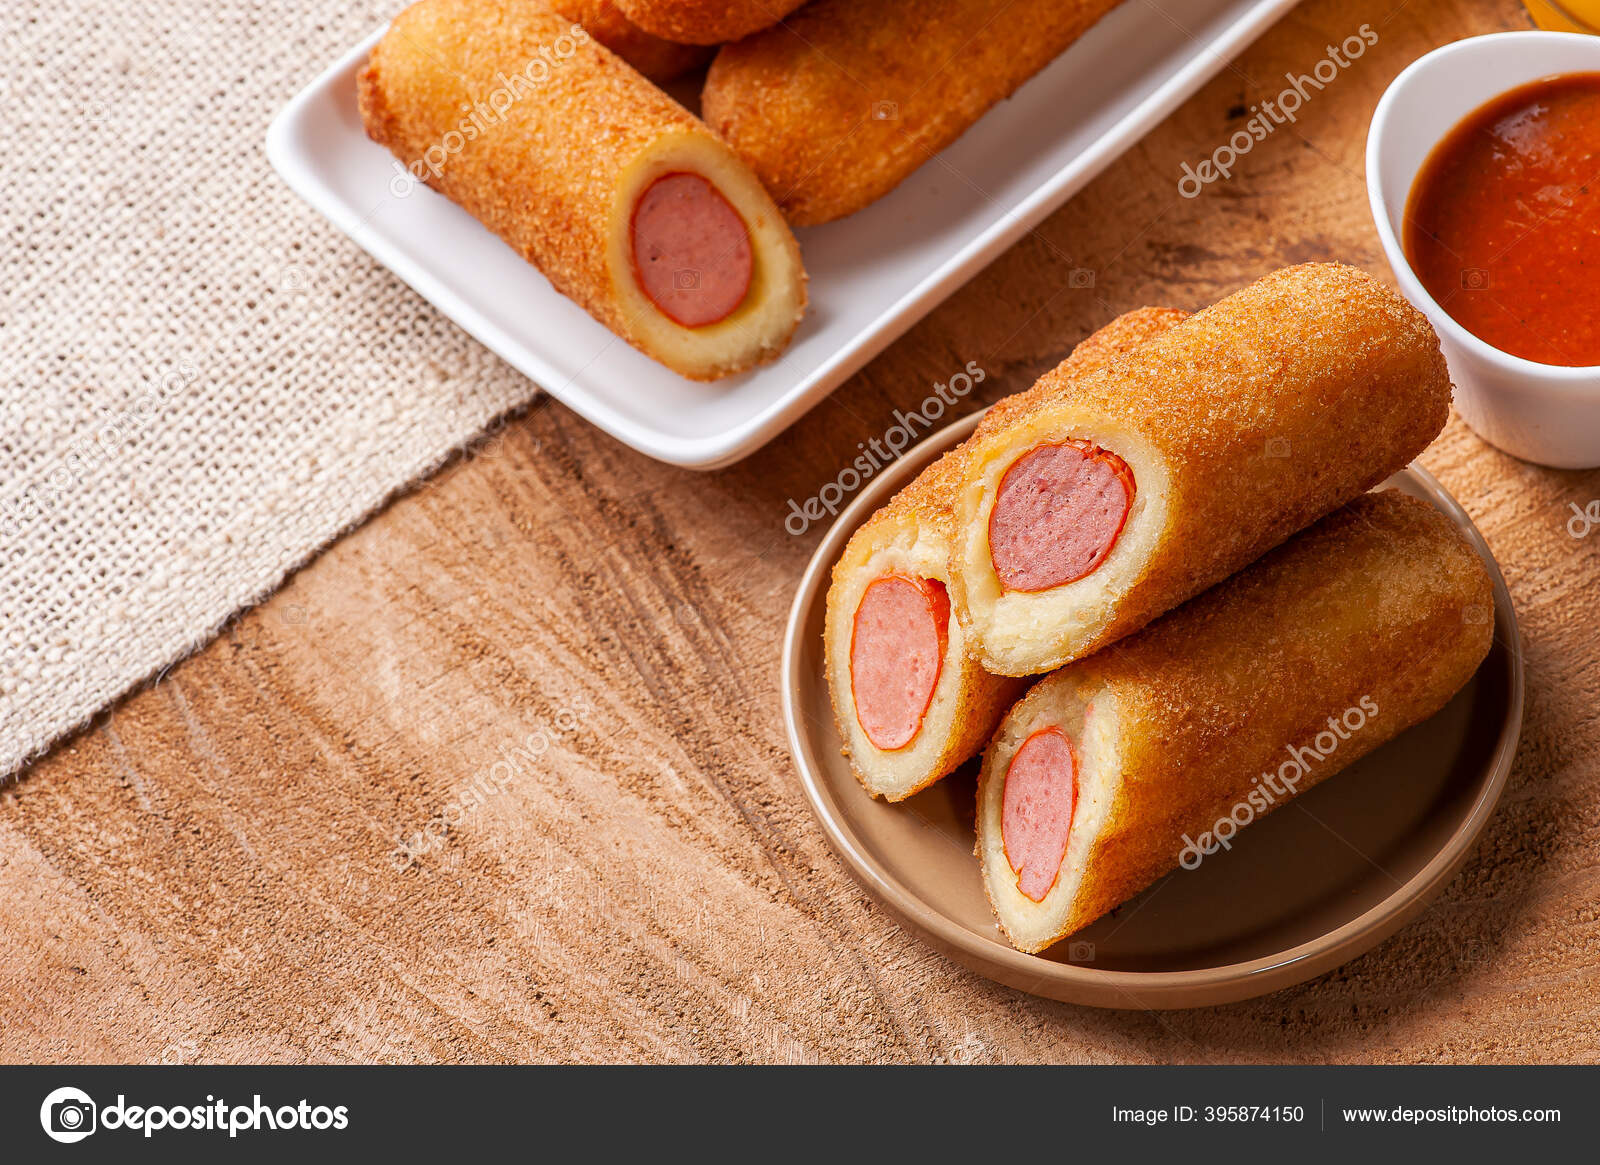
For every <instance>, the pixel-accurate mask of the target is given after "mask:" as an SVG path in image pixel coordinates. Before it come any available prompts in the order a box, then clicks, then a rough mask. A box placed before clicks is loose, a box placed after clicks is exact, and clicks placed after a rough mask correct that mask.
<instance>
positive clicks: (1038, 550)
mask: <svg viewBox="0 0 1600 1165" xmlns="http://www.w3.org/2000/svg"><path fill="white" fill-rule="evenodd" d="M1132 507H1133V472H1132V471H1131V470H1130V469H1129V468H1128V466H1127V464H1126V463H1125V462H1124V461H1123V460H1122V458H1120V457H1118V456H1117V455H1116V454H1115V453H1108V452H1107V451H1106V450H1104V449H1101V448H1100V447H1099V446H1097V445H1090V444H1089V443H1088V442H1086V441H1066V442H1063V443H1061V444H1052V445H1040V446H1038V447H1037V448H1035V449H1032V450H1029V451H1028V452H1027V453H1024V454H1023V455H1022V456H1021V457H1019V458H1017V460H1016V461H1015V462H1013V463H1012V465H1011V468H1009V469H1007V470H1006V473H1005V476H1004V477H1002V478H1001V479H1000V489H999V492H998V493H997V494H996V495H995V499H994V509H993V510H992V511H991V512H990V514H989V557H990V560H991V561H992V562H993V563H994V572H995V574H996V575H998V576H999V578H1000V582H1001V584H1002V585H1003V586H1004V587H1005V588H1006V589H1007V590H1012V591H1044V590H1049V589H1050V588H1051V587H1058V586H1061V585H1063V584H1065V583H1069V582H1076V581H1077V580H1078V579H1080V578H1083V577H1084V576H1085V575H1088V574H1090V573H1092V572H1093V571H1094V570H1095V568H1096V567H1098V566H1099V565H1100V564H1101V563H1102V562H1104V561H1105V560H1106V555H1108V554H1110V553H1111V548H1112V547H1113V546H1115V545H1116V543H1117V537H1118V536H1119V535H1120V534H1121V533H1122V527H1123V525H1124V523H1126V522H1127V520H1128V511H1129V510H1130V509H1131V508H1132Z"/></svg>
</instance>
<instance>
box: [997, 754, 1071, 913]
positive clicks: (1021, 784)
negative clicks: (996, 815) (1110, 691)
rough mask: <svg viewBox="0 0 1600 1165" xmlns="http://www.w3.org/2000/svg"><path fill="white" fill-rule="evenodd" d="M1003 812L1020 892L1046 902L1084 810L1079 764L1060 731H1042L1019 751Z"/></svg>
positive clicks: (1003, 833)
mask: <svg viewBox="0 0 1600 1165" xmlns="http://www.w3.org/2000/svg"><path fill="white" fill-rule="evenodd" d="M1005 780H1006V783H1005V789H1004V795H1003V797H1002V804H1001V806H1000V844H1001V846H1002V848H1003V849H1004V850H1005V855H1006V861H1007V863H1009V864H1010V866H1011V871H1012V873H1014V874H1016V875H1017V889H1019V890H1021V891H1022V892H1023V893H1024V894H1026V895H1027V896H1028V897H1029V898H1031V899H1033V901H1035V902H1043V901H1044V899H1045V895H1046V894H1048V893H1050V888H1051V887H1052V886H1054V885H1055V884H1056V878H1057V877H1058V876H1059V875H1060V873H1061V860H1062V859H1063V858H1064V857H1066V856H1067V839H1068V838H1069V837H1070V836H1071V835H1072V813H1073V810H1074V809H1076V808H1077V804H1078V760H1077V757H1076V756H1074V755H1073V752H1072V742H1071V741H1070V740H1068V739H1067V734H1066V733H1065V732H1063V731H1061V729H1059V728H1042V729H1040V730H1039V731H1038V732H1035V733H1034V734H1033V735H1032V736H1030V737H1028V739H1027V740H1025V741H1023V742H1022V747H1021V748H1019V749H1017V751H1016V754H1015V755H1014V756H1013V757H1012V758H1011V764H1010V765H1009V766H1008V767H1007V768H1006V778H1005Z"/></svg>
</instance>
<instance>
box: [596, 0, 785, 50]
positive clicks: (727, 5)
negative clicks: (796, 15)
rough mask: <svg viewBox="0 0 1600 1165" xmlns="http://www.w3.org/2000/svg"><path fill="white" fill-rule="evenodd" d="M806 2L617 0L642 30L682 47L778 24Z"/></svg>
mask: <svg viewBox="0 0 1600 1165" xmlns="http://www.w3.org/2000/svg"><path fill="white" fill-rule="evenodd" d="M804 3H805V0H617V6H618V7H619V8H621V9H622V10H623V12H625V13H626V14H627V15H628V18H629V19H630V20H632V21H633V22H634V23H635V24H637V25H638V26H639V27H640V28H643V29H646V30H648V31H650V32H652V33H654V34H655V35H656V36H659V37H662V38H664V39H666V40H673V41H677V42H679V43H680V44H698V45H714V44H721V43H723V42H724V41H730V40H738V39H739V38H740V37H742V36H749V35H750V34H751V33H753V32H760V31H761V30H762V29H763V28H767V27H770V26H771V25H774V24H777V23H778V21H780V20H782V19H783V18H784V17H785V16H788V15H789V13H791V12H793V11H794V10H795V9H796V8H798V7H800V5H802V4H804Z"/></svg>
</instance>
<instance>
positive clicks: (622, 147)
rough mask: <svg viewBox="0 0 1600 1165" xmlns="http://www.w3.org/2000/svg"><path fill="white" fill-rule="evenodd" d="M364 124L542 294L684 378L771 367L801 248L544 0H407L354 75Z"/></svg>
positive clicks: (737, 170)
mask: <svg viewBox="0 0 1600 1165" xmlns="http://www.w3.org/2000/svg"><path fill="white" fill-rule="evenodd" d="M359 96H360V105H361V116H362V120H363V121H364V122H365V124H366V128H367V133H368V135H369V136H371V137H372V138H373V140H375V141H377V142H379V143H381V144H383V145H385V146H387V147H388V148H389V149H390V150H391V151H392V152H393V153H394V155H395V156H396V157H397V158H398V159H399V160H400V162H401V164H402V165H403V166H404V167H405V168H406V169H407V171H408V172H409V173H410V174H411V175H412V176H413V177H415V178H417V179H418V180H421V181H426V182H427V183H428V184H429V185H431V186H433V187H434V188H435V189H437V190H439V191H441V192H442V193H444V194H445V195H447V196H449V197H450V198H451V199H453V200H454V201H456V202H457V203H459V204H460V205H461V206H462V207H464V208H465V209H466V210H467V211H468V212H470V213H471V214H473V215H474V216H475V217H477V218H478V219H479V220H480V221H482V222H483V224H484V225H485V226H487V227H488V228H489V229H490V230H492V231H494V232H495V233H496V234H497V235H499V236H500V237H501V238H502V239H504V240H505V241H506V242H507V243H509V244H510V245H511V246H512V247H513V248H514V249H515V250H516V251H517V252H518V253H520V254H521V255H522V256H523V257H525V258H526V259H528V260H529V261H530V262H531V263H533V264H534V265H535V266H537V267H538V268H539V270H540V271H542V272H543V273H544V274H545V276H546V277H548V278H549V280H550V282H551V283H552V284H554V285H555V287H556V289H557V290H558V291H560V292H561V293H562V294H563V295H566V296H569V297H570V298H572V299H573V300H575V301H576V302H577V303H578V304H580V305H581V306H582V307H584V308H585V309H586V310H587V311H588V312H589V313H590V314H591V315H593V316H594V317H595V319H597V320H599V321H600V322H601V323H603V324H604V325H605V326H606V327H608V328H610V329H611V330H612V331H613V332H615V333H616V334H617V335H618V336H620V337H622V338H623V339H624V340H626V341H627V342H628V343H630V344H632V345H633V346H634V347H636V348H638V349H639V350H640V351H641V352H644V353H645V354H646V355H648V356H651V357H653V358H655V359H656V360H659V361H660V362H661V363H662V364H664V365H666V366H667V367H668V368H671V369H673V370H674V371H676V372H678V373H681V374H682V375H684V376H687V377H691V378H693V379H696V380H710V379H714V378H716V377H719V376H726V375H728V374H730V373H733V372H738V371H741V370H743V369H745V368H749V367H751V366H752V365H755V364H759V363H761V362H763V361H766V360H770V359H773V358H774V357H775V356H776V355H777V354H778V353H779V352H780V351H781V350H782V349H783V347H784V346H785V345H786V344H787V343H788V342H789V337H790V336H791V335H792V334H793V333H794V329H795V327H796V325H797V324H798V322H799V320H800V315H801V313H802V311H803V310H804V308H805V299H806V294H805V272H804V270H803V268H802V267H801V264H800V251H799V248H798V247H797V246H796V244H795V241H794V236H793V235H792V234H790V232H789V228H788V226H787V224H785V222H784V221H783V217H782V216H781V215H780V214H779V213H778V210H777V207H775V206H774V205H773V203H772V200H771V199H770V198H768V197H767V194H766V192H765V191H764V190H763V189H762V187H761V184H760V182H759V181H757V179H756V178H755V176H754V175H753V174H752V173H751V172H750V170H749V169H748V168H747V167H746V166H745V165H744V164H743V163H742V162H740V161H739V159H738V157H737V156H735V155H734V153H733V151H732V150H730V149H729V148H728V147H727V146H726V145H725V144H724V143H723V142H722V141H720V140H719V139H718V138H717V136H716V135H715V134H713V133H711V132H710V131H708V130H707V129H706V127H705V126H704V125H702V124H701V123H700V122H699V121H697V120H696V119H695V118H694V117H692V116H690V115H689V114H688V113H687V112H685V111H684V110H683V108H682V107H681V106H679V105H678V104H677V103H676V102H674V101H673V100H672V99H671V98H669V97H667V96H666V95H665V94H664V93H662V92H661V91H660V90H658V89H657V88H656V87H655V86H654V85H652V84H650V82H648V81H646V80H645V79H644V78H643V77H641V76H640V75H639V74H638V73H636V72H634V71H633V70H632V69H631V68H629V67H628V66H627V65H625V64H623V63H622V61H620V60H618V59H617V57H615V56H613V55H612V54H611V53H610V52H608V51H607V50H606V49H604V48H602V47H601V46H600V45H599V44H597V43H596V42H595V41H594V39H593V38H592V37H590V36H589V35H588V34H587V33H585V32H584V31H583V29H582V28H580V27H579V26H577V25H574V24H572V23H571V22H570V21H568V20H566V19H563V18H562V17H560V16H558V15H557V14H556V13H555V12H554V11H553V10H552V9H550V8H549V7H547V6H546V5H545V4H543V3H538V2H529V0H421V2H420V3H417V4H413V5H412V6H411V7H410V8H407V9H406V10H405V11H404V12H402V13H401V14H400V15H399V16H398V17H396V18H395V21H394V23H393V25H391V27H390V29H389V31H388V33H387V34H386V35H385V36H384V38H383V39H382V40H381V41H380V42H379V43H378V45H377V47H376V48H374V49H373V51H372V57H371V59H370V60H369V61H368V62H367V65H366V67H365V68H364V69H363V70H362V72H361V78H360V94H359Z"/></svg>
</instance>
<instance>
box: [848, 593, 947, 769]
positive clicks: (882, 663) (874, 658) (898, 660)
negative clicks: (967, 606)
mask: <svg viewBox="0 0 1600 1165" xmlns="http://www.w3.org/2000/svg"><path fill="white" fill-rule="evenodd" d="M949 629H950V599H949V597H948V596H947V595H946V594H945V589H944V584H942V583H940V582H937V581H935V580H933V579H926V578H912V577H910V576H909V575H903V574H886V575H884V576H883V577H882V578H879V579H875V580H873V582H872V583H871V584H870V585H868V587H867V589H866V592H865V593H864V594H863V595H862V596H861V604H860V606H858V607H857V608H856V617H855V625H854V627H853V628H852V630H851V634H850V694H851V698H852V699H853V700H854V701H855V706H856V722H857V723H858V724H860V725H861V731H862V732H865V733H866V734H867V739H868V740H870V741H872V744H873V747H874V748H878V749H881V750H883V751H885V752H888V751H890V750H892V749H897V748H904V747H905V746H906V745H908V744H910V743H911V742H912V741H913V740H915V739H916V736H917V733H918V732H920V731H922V718H923V717H924V716H926V715H927V712H928V705H930V704H931V703H933V691H934V688H936V687H937V686H938V684H939V671H940V669H941V668H942V667H943V666H944V653H945V648H946V646H947V644H948V642H949Z"/></svg>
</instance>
